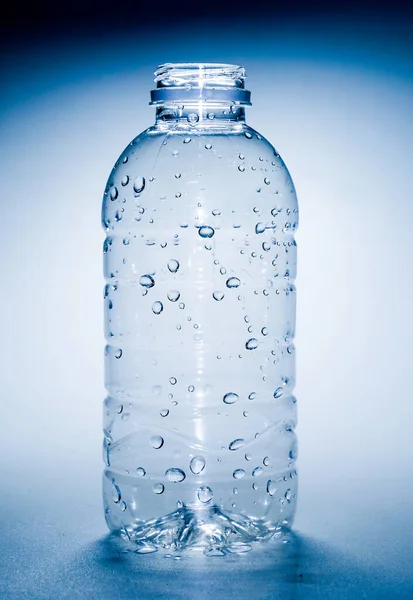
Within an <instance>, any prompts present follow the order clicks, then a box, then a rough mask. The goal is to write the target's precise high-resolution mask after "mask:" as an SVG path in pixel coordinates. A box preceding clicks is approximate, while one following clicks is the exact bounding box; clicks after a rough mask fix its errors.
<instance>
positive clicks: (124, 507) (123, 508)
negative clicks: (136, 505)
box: [119, 500, 127, 512]
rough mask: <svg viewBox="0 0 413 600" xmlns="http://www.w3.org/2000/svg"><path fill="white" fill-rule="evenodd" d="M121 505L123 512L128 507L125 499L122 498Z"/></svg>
mask: <svg viewBox="0 0 413 600" xmlns="http://www.w3.org/2000/svg"><path fill="white" fill-rule="evenodd" d="M119 506H120V509H121V511H122V512H125V510H126V509H127V506H126V502H125V501H124V500H122V502H121V503H120V505H119Z"/></svg>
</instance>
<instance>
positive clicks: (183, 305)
mask: <svg viewBox="0 0 413 600" xmlns="http://www.w3.org/2000/svg"><path fill="white" fill-rule="evenodd" d="M179 308H180V309H181V310H183V309H184V308H185V302H180V303H179Z"/></svg>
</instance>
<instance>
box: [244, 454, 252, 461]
mask: <svg viewBox="0 0 413 600" xmlns="http://www.w3.org/2000/svg"><path fill="white" fill-rule="evenodd" d="M251 458H252V454H250V453H249V452H247V453H246V455H245V460H248V461H250V460H251Z"/></svg>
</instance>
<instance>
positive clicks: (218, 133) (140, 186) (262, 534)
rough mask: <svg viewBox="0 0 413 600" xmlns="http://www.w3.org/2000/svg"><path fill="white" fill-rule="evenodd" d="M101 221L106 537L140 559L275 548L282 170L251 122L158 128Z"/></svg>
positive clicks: (292, 224)
mask: <svg viewBox="0 0 413 600" xmlns="http://www.w3.org/2000/svg"><path fill="white" fill-rule="evenodd" d="M212 120H213V117H212V118H211V121H212ZM103 224H104V227H105V229H106V239H105V242H104V271H105V278H106V285H105V291H104V303H105V335H106V348H105V373H106V375H105V377H106V381H105V384H106V389H107V398H106V399H105V402H104V429H105V431H104V433H105V438H104V459H105V462H106V469H105V472H104V503H105V514H106V519H107V522H108V525H109V527H110V528H111V529H113V530H116V531H119V532H121V533H122V534H123V535H124V536H126V537H128V538H129V539H131V540H133V541H134V542H135V543H137V544H138V546H139V547H140V548H142V551H143V552H144V551H152V550H155V549H157V548H159V547H167V548H171V547H173V548H185V547H197V546H201V547H204V548H205V549H206V551H208V552H210V551H211V552H213V551H216V552H218V553H219V552H222V553H223V554H224V553H225V552H226V550H228V548H229V549H231V547H232V548H236V547H237V545H238V546H239V545H241V546H242V545H245V544H247V545H248V544H250V543H252V542H254V541H258V540H261V539H267V538H268V537H271V536H274V535H276V534H277V532H279V531H281V529H282V528H283V527H288V526H290V525H291V522H292V519H293V515H294V509H295V503H296V491H297V489H296V486H297V479H296V470H295V459H296V455H297V444H296V437H295V433H294V427H295V424H296V400H295V397H294V395H293V389H294V384H295V368H294V364H295V347H294V343H293V338H294V328H295V302H296V290H295V285H294V280H295V276H296V243H295V240H294V232H295V229H296V227H297V224H298V209H297V200H296V195H295V190H294V187H293V184H292V181H291V178H290V176H289V173H288V171H287V169H286V167H285V165H284V163H283V161H282V160H281V158H280V157H279V155H278V154H277V152H276V151H275V150H274V148H273V147H272V146H271V145H270V144H269V143H268V142H267V141H266V140H265V139H264V138H262V136H260V135H259V134H257V133H256V132H255V131H254V130H252V129H250V128H248V127H247V126H246V125H245V124H241V125H239V124H238V125H237V128H236V129H231V128H229V129H228V131H222V130H221V129H220V128H218V129H214V127H213V126H212V125H211V128H210V129H208V127H206V126H205V124H204V126H203V127H202V128H198V127H197V125H196V123H192V124H191V123H189V122H188V121H187V120H185V122H179V123H178V124H177V125H173V124H172V125H171V126H170V127H169V128H167V129H166V130H165V129H164V128H163V129H159V127H153V128H151V129H149V130H147V131H146V132H145V133H144V134H142V135H141V136H139V137H138V138H136V140H134V142H133V143H132V144H131V145H130V146H128V147H127V149H126V150H125V152H124V153H123V154H122V155H121V157H120V158H119V160H118V162H117V163H116V166H115V169H114V170H113V172H112V174H111V176H110V178H109V181H108V185H107V188H106V191H105V196H104V204H103Z"/></svg>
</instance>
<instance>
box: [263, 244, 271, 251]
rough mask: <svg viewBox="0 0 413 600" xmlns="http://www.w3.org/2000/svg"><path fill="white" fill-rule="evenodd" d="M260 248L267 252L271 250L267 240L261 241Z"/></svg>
mask: <svg viewBox="0 0 413 600" xmlns="http://www.w3.org/2000/svg"><path fill="white" fill-rule="evenodd" d="M262 249H263V250H264V251H265V252H268V251H269V250H271V246H270V244H269V243H268V242H263V243H262Z"/></svg>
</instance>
